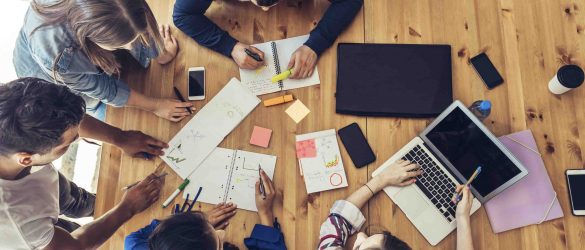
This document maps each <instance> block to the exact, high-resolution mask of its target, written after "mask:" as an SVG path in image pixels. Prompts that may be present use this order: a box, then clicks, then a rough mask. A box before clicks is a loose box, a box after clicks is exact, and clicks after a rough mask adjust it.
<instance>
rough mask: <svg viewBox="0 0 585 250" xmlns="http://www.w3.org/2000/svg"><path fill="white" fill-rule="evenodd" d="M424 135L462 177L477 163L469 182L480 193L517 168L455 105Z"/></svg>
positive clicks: (503, 181)
mask: <svg viewBox="0 0 585 250" xmlns="http://www.w3.org/2000/svg"><path fill="white" fill-rule="evenodd" d="M426 138H427V139H428V140H429V141H430V142H431V143H432V144H434V146H435V147H436V148H437V149H438V150H439V151H440V152H441V153H442V154H443V156H444V157H445V158H447V159H448V160H449V161H450V162H451V164H453V166H454V167H455V168H456V169H457V170H458V171H459V172H460V173H461V174H462V175H463V176H464V177H465V179H468V178H469V177H470V176H471V175H472V174H473V172H474V171H475V170H476V169H477V166H481V168H482V169H481V173H480V174H479V175H478V176H477V178H476V179H475V180H474V181H473V183H472V184H471V185H472V186H473V187H474V188H475V190H477V191H478V192H479V193H480V194H481V195H482V196H484V197H485V196H487V195H488V194H490V193H491V192H492V191H494V190H496V189H497V188H499V187H500V186H502V185H503V184H505V183H506V182H507V181H509V180H510V179H512V178H514V177H516V175H518V174H519V173H520V172H521V170H520V169H519V168H518V167H517V166H516V165H515V164H514V163H513V162H512V161H511V160H510V159H509V158H508V157H507V156H506V155H505V154H504V153H503V152H502V150H501V149H500V148H498V146H497V145H496V144H495V143H494V142H493V141H492V140H491V139H490V138H489V137H488V136H487V135H486V134H485V133H484V131H483V130H481V129H480V128H479V127H478V126H477V125H476V124H475V123H474V122H473V121H472V120H471V119H470V118H469V117H468V116H467V115H466V114H465V113H464V112H463V111H462V110H461V109H460V108H459V107H456V108H455V109H453V110H452V111H451V112H450V113H449V114H448V115H447V116H446V117H445V118H444V119H443V120H442V121H440V122H439V123H438V124H436V126H435V127H434V128H433V129H431V130H429V131H428V133H427V134H426Z"/></svg>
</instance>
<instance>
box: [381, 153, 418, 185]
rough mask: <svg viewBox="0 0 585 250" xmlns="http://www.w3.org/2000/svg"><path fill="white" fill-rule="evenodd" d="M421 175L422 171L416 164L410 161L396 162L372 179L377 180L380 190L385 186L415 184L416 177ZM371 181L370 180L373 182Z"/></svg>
mask: <svg viewBox="0 0 585 250" xmlns="http://www.w3.org/2000/svg"><path fill="white" fill-rule="evenodd" d="M421 174H422V170H421V169H420V168H419V166H418V165H416V163H411V162H410V161H405V160H398V161H397V162H395V163H392V165H390V166H389V167H387V168H386V169H384V171H382V173H380V174H379V175H376V177H374V179H378V183H379V184H381V185H382V186H381V188H384V187H387V186H400V187H404V186H408V185H410V184H413V183H415V182H416V177H417V176H419V175H421ZM374 179H372V180H374Z"/></svg>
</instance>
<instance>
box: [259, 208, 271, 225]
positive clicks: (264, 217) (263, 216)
mask: <svg viewBox="0 0 585 250" xmlns="http://www.w3.org/2000/svg"><path fill="white" fill-rule="evenodd" d="M258 217H260V224H262V225H264V226H269V227H271V226H272V224H273V222H274V215H273V213H272V211H258Z"/></svg>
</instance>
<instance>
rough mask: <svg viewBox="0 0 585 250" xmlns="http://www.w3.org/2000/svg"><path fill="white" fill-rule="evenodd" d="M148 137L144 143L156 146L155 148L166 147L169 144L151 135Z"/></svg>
mask: <svg viewBox="0 0 585 250" xmlns="http://www.w3.org/2000/svg"><path fill="white" fill-rule="evenodd" d="M148 137H149V139H148V140H146V144H148V145H150V146H152V147H157V148H168V147H169V144H166V143H164V142H162V141H160V140H157V139H155V138H154V137H152V136H148Z"/></svg>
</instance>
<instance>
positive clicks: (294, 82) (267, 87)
mask: <svg viewBox="0 0 585 250" xmlns="http://www.w3.org/2000/svg"><path fill="white" fill-rule="evenodd" d="M308 38H309V36H308V35H305V36H298V37H293V38H288V39H284V40H277V41H270V42H266V43H260V44H254V45H252V46H254V47H256V48H258V49H259V50H261V51H262V52H264V61H265V62H266V65H265V66H262V67H260V68H258V69H255V70H246V69H240V78H241V80H242V84H243V85H244V86H245V87H246V88H248V89H249V90H250V91H251V92H252V93H253V94H255V95H263V94H268V93H274V92H278V91H282V90H289V89H296V88H302V87H308V86H311V85H316V84H319V83H320V81H319V72H318V71H317V69H316V68H315V71H314V72H313V75H312V76H310V77H308V78H306V79H285V80H283V81H278V82H277V83H273V82H272V81H271V80H270V79H271V78H272V77H273V76H274V75H277V74H280V73H282V71H284V70H287V69H288V63H289V61H290V58H291V56H292V54H293V53H294V52H295V51H296V50H297V49H298V48H299V47H301V46H302V45H303V43H305V42H306V41H307V39H308Z"/></svg>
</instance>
